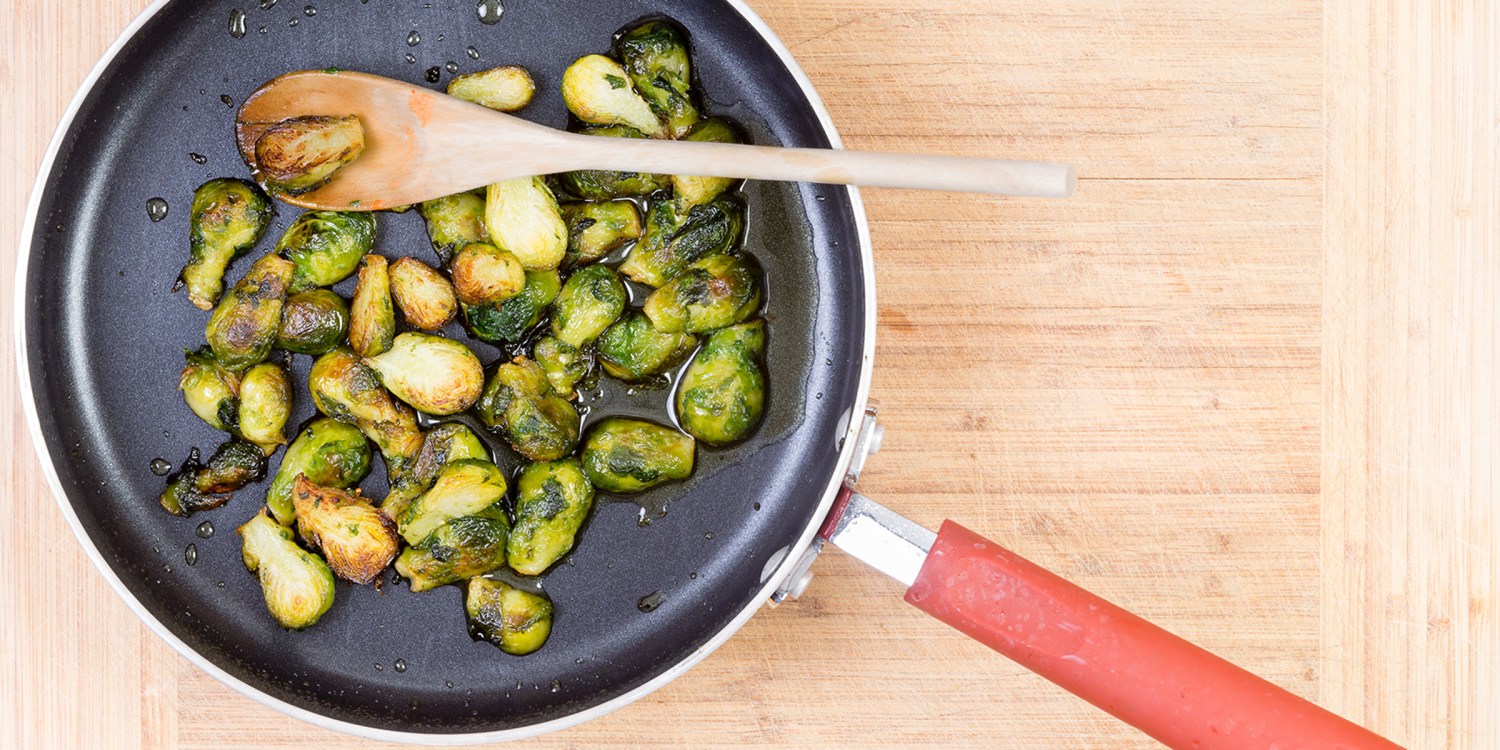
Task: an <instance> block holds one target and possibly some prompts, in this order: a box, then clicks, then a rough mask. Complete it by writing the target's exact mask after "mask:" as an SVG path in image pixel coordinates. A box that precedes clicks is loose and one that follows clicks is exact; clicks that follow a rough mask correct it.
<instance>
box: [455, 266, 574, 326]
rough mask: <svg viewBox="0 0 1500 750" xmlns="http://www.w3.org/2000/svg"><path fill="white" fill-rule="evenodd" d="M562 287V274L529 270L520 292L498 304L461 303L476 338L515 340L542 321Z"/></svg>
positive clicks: (465, 317) (466, 319)
mask: <svg viewBox="0 0 1500 750" xmlns="http://www.w3.org/2000/svg"><path fill="white" fill-rule="evenodd" d="M561 289H562V277H561V276H559V275H558V273H557V271H555V270H554V271H528V272H527V273H526V286H525V288H523V289H522V290H521V293H520V294H517V295H516V296H514V297H511V298H510V299H508V300H505V301H504V302H501V303H500V304H498V305H482V306H477V307H476V306H470V305H462V308H463V311H464V321H465V322H467V323H468V324H469V331H470V332H472V333H473V334H474V336H475V337H476V338H479V339H482V340H484V341H489V342H491V343H497V342H502V341H503V342H510V343H515V342H518V341H520V340H522V339H524V338H526V333H527V332H528V331H530V330H531V329H532V328H535V327H536V326H537V324H538V323H540V322H541V321H542V313H543V312H545V311H546V309H547V306H548V305H550V304H552V301H553V300H555V299H557V293H558V291H559V290H561Z"/></svg>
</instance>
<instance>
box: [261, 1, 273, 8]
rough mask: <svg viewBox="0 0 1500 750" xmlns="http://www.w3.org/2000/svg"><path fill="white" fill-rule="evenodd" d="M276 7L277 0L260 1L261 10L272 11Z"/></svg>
mask: <svg viewBox="0 0 1500 750" xmlns="http://www.w3.org/2000/svg"><path fill="white" fill-rule="evenodd" d="M274 7H276V0H260V9H261V10H270V9H272V8H274Z"/></svg>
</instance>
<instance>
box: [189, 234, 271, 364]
mask: <svg viewBox="0 0 1500 750" xmlns="http://www.w3.org/2000/svg"><path fill="white" fill-rule="evenodd" d="M291 280H292V264H291V263H288V262H287V261H285V260H283V259H281V258H278V257H276V256H274V255H267V256H264V257H262V258H261V259H260V260H257V261H255V264H254V265H252V266H250V270H249V271H246V272H245V277H244V278H242V279H240V281H239V283H238V284H235V285H234V289H232V290H230V292H229V294H227V295H225V296H224V298H223V299H221V300H219V306H218V307H216V308H214V314H213V315H211V316H209V318H208V329H207V330H206V331H205V332H204V337H205V338H207V339H208V345H209V346H210V347H212V348H213V351H214V359H216V360H218V362H219V364H220V365H223V366H224V367H227V368H229V369H230V370H234V371H236V372H239V371H242V370H244V369H245V368H247V367H249V366H251V365H254V364H259V363H261V362H264V361H265V359H266V356H267V355H269V354H270V353H271V347H272V346H274V345H275V344H276V332H277V331H278V330H279V329H280V328H281V306H282V303H283V302H285V300H286V292H287V285H288V284H290V283H291Z"/></svg>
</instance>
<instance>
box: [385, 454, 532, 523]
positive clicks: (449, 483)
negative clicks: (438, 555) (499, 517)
mask: <svg viewBox="0 0 1500 750" xmlns="http://www.w3.org/2000/svg"><path fill="white" fill-rule="evenodd" d="M505 490H506V484H505V474H504V472H502V471H500V467H498V466H496V465H494V464H492V463H490V462H489V461H486V460H484V459H479V458H463V459H459V460H457V461H449V462H448V463H447V464H445V465H444V466H443V468H442V469H441V470H439V471H438V475H437V480H436V481H434V482H433V483H432V487H431V488H430V489H428V490H427V491H426V492H424V493H422V496H421V497H418V498H417V499H416V500H414V501H412V504H411V507H409V508H407V509H406V512H405V513H402V514H401V517H400V518H399V519H397V523H398V524H399V526H400V530H401V536H402V537H403V538H405V539H406V542H407V543H408V544H420V543H421V542H422V540H424V539H426V538H427V535H429V534H431V533H432V532H434V531H436V530H437V528H438V527H439V526H442V525H443V524H445V523H447V522H448V521H450V520H452V519H454V518H461V517H463V516H472V515H476V514H478V513H479V512H480V511H483V510H485V509H486V508H489V507H490V506H492V505H494V504H495V503H498V502H500V501H502V500H504V499H505Z"/></svg>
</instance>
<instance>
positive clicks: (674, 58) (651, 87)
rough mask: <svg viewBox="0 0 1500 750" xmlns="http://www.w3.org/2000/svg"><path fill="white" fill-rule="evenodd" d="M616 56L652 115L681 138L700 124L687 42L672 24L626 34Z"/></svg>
mask: <svg viewBox="0 0 1500 750" xmlns="http://www.w3.org/2000/svg"><path fill="white" fill-rule="evenodd" d="M615 56H616V57H618V58H620V60H621V61H623V62H624V63H625V66H624V67H625V72H626V73H628V74H629V75H630V82H631V83H632V84H634V85H635V90H636V91H637V92H639V93H640V95H641V98H643V99H645V100H646V104H647V105H649V106H650V107H651V111H652V112H655V113H656V116H657V117H659V118H661V121H662V122H664V123H666V126H667V132H669V133H670V134H671V135H672V137H673V138H681V137H682V136H683V135H684V134H685V133H687V132H688V130H689V129H690V128H692V127H693V123H695V122H697V121H698V108H697V107H696V106H694V105H693V97H692V92H691V91H690V88H691V86H692V78H693V73H692V66H691V63H690V61H689V59H688V46H687V38H686V36H685V35H684V34H683V33H682V31H681V30H680V29H678V28H677V27H676V25H674V24H672V23H671V22H668V21H647V22H645V23H643V24H641V25H639V26H636V27H635V28H632V29H628V30H626V31H625V32H624V33H623V34H621V35H620V37H619V39H617V40H616V41H615Z"/></svg>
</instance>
